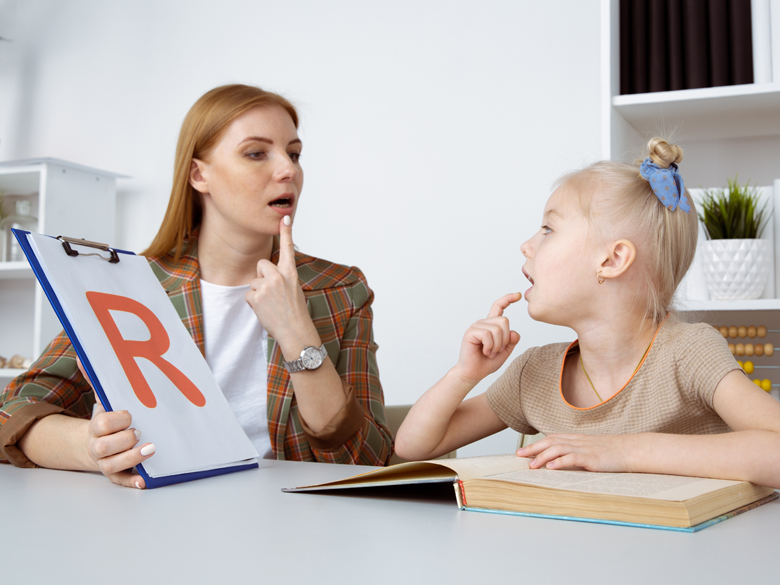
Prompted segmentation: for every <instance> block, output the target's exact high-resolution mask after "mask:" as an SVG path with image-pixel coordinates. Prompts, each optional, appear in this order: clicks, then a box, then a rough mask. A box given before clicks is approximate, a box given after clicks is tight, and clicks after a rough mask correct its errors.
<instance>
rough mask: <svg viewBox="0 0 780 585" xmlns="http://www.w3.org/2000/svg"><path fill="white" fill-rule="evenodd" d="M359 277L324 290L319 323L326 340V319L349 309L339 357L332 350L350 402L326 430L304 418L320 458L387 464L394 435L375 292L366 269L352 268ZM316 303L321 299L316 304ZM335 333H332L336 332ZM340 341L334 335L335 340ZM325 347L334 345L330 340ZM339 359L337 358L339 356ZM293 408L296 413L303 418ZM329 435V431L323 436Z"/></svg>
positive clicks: (336, 461) (316, 453)
mask: <svg viewBox="0 0 780 585" xmlns="http://www.w3.org/2000/svg"><path fill="white" fill-rule="evenodd" d="M350 270H351V273H352V275H353V276H355V277H356V278H355V279H354V282H352V283H351V284H350V285H348V286H346V287H344V288H342V287H338V289H336V290H331V291H329V292H327V293H324V294H323V297H321V298H323V299H326V300H327V305H328V310H327V311H323V312H324V313H325V312H327V313H328V314H329V315H328V316H327V317H324V315H323V317H324V318H322V319H320V318H318V316H317V315H316V314H315V315H313V317H314V322H315V325H316V326H317V328H318V330H320V332H321V334H323V337H324V338H325V339H328V337H330V336H329V335H328V334H326V333H325V330H326V329H330V330H331V332H332V331H333V329H332V328H331V327H327V326H325V322H331V323H332V321H333V319H334V318H335V317H336V315H343V314H344V313H346V312H347V311H349V317H348V319H347V321H346V323H345V325H344V327H343V329H342V333H341V339H340V342H339V343H338V353H337V357H336V356H335V355H334V353H333V352H331V351H329V355H330V357H331V360H332V361H333V362H334V365H335V367H336V371H337V372H338V374H339V376H340V377H341V380H342V384H343V385H344V388H345V390H346V393H347V402H346V404H345V405H344V407H343V408H342V409H341V412H339V413H338V414H337V415H336V416H335V417H334V419H333V422H332V423H331V424H329V425H328V426H327V427H326V430H325V431H324V433H312V432H311V431H310V430H309V429H308V428H307V426H306V424H305V422H304V421H302V420H301V421H300V423H301V426H302V428H303V430H304V432H305V435H306V438H307V440H308V443H309V447H310V448H311V453H312V455H313V457H314V460H315V461H319V462H322V463H346V464H356V465H377V466H382V465H386V464H387V461H388V460H389V459H390V456H391V455H392V445H393V438H392V434H391V433H390V429H389V428H388V427H387V422H386V420H385V406H384V395H383V392H382V385H381V383H380V381H379V368H378V366H377V360H376V351H377V348H378V345H377V344H376V342H375V341H374V334H373V326H372V325H373V312H372V309H371V303H372V302H373V300H374V293H373V291H371V289H370V288H369V287H368V283H367V282H366V279H365V277H364V276H363V273H362V272H360V270H359V269H357V268H354V267H353V268H352V269H350ZM315 304H317V303H315ZM331 334H332V333H331ZM334 341H335V340H334ZM326 347H328V349H330V347H333V346H332V344H331V343H328V342H327V341H326ZM334 358H335V359H334ZM298 416H299V415H298V413H297V409H294V417H296V418H297V417H298ZM323 435H325V436H323Z"/></svg>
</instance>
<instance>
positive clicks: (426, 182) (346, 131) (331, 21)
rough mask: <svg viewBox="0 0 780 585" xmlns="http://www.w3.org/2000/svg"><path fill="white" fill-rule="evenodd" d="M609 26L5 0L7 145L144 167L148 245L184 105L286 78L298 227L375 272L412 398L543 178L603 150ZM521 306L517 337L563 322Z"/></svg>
mask: <svg viewBox="0 0 780 585" xmlns="http://www.w3.org/2000/svg"><path fill="white" fill-rule="evenodd" d="M599 35H600V30H599V2H598V0H587V1H583V0H556V1H555V2H539V1H536V0H526V1H519V0H504V1H497V0H483V1H482V2H474V1H465V0H457V1H455V0H441V1H423V2H418V1H410V0H400V1H399V0H395V1H393V2H389V1H388V2H361V1H343V0H335V1H331V2H318V1H316V0H300V1H297V2H267V1H248V0H247V1H237V0H222V1H220V2H208V1H206V0H189V1H186V0H166V1H160V0H135V1H133V2H127V1H125V0H69V1H68V2H62V1H58V0H0V36H2V37H7V38H10V39H12V41H13V42H11V43H0V160H13V159H20V158H27V157H38V156H48V157H58V158H63V159H66V160H71V161H73V162H77V163H81V164H85V165H89V166H94V167H98V168H103V169H107V170H110V171H115V172H119V173H125V174H128V175H131V176H132V177H133V178H132V179H129V180H124V181H120V186H119V201H118V213H119V217H118V218H117V222H118V223H117V228H118V233H119V237H118V241H117V242H115V244H116V245H118V246H120V247H125V248H129V249H134V250H137V251H140V250H141V249H143V248H144V247H145V246H146V245H147V244H148V243H149V242H150V241H151V238H152V236H153V235H154V233H155V232H156V230H157V228H158V226H159V223H160V220H161V218H162V214H163V212H164V210H165V205H166V202H167V197H168V192H169V189H170V181H171V177H170V174H171V167H172V160H173V151H174V146H175V141H176V135H177V132H178V127H179V125H180V123H181V120H182V118H183V116H184V114H185V113H186V111H187V109H188V108H189V106H190V105H191V104H192V103H193V102H194V101H195V100H196V99H197V98H198V97H199V96H200V95H201V94H202V93H203V92H205V91H206V90H208V89H210V88H212V87H214V86H216V85H220V84H224V83H230V82H243V83H251V84H257V85H260V86H262V87H264V88H267V89H271V90H275V91H278V92H281V93H283V94H284V95H286V96H287V97H289V98H291V99H292V101H293V102H294V103H295V104H296V105H297V106H298V107H299V108H300V112H301V114H302V129H301V136H302V139H303V141H304V144H305V148H304V158H303V165H304V168H305V170H306V186H305V189H304V198H303V200H302V204H301V208H300V211H299V214H298V217H297V221H296V225H295V231H294V237H295V240H296V243H297V244H298V246H299V247H300V248H301V249H302V250H303V251H305V252H308V253H312V254H315V255H318V256H321V257H324V258H328V259H330V260H335V261H339V262H342V263H349V264H354V265H358V266H360V267H361V268H362V269H363V271H364V272H365V273H366V275H367V277H368V280H369V283H370V284H371V285H372V287H373V289H374V290H375V292H376V294H377V299H376V303H375V315H376V321H375V333H376V338H377V340H378V342H379V344H380V346H381V349H380V352H379V365H380V370H381V375H382V380H383V383H384V387H385V393H386V400H387V402H388V404H400V403H410V402H413V401H414V400H415V399H416V398H417V397H418V396H419V395H420V394H421V393H422V392H423V391H424V390H425V389H427V388H428V387H429V386H430V385H431V384H432V383H433V382H434V381H435V380H436V379H438V378H439V377H440V376H441V375H443V374H444V373H445V372H446V371H447V369H448V368H450V367H451V366H452V365H453V364H454V363H455V361H456V359H457V354H458V348H459V345H460V339H461V335H462V333H463V331H464V330H465V328H466V327H467V326H468V325H469V324H470V323H471V322H473V321H474V320H476V319H478V318H481V317H483V316H484V315H485V314H486V312H487V310H488V308H489V306H490V304H491V303H492V301H493V300H495V299H496V298H498V297H499V296H501V295H503V294H505V293H507V292H511V291H515V290H525V289H526V288H527V286H526V282H525V281H524V279H523V277H522V274H521V272H520V267H521V266H522V263H523V257H522V255H521V253H520V244H521V243H522V242H523V241H524V240H525V239H527V238H528V237H530V235H531V234H532V233H533V232H534V231H535V230H536V229H538V226H539V222H540V220H541V211H542V208H543V206H544V202H545V200H546V197H547V195H548V193H549V188H550V185H551V183H552V181H553V180H554V179H555V178H556V177H557V176H558V175H559V174H561V173H562V172H564V171H566V170H569V169H571V168H574V167H579V166H582V165H584V164H586V163H588V162H591V161H593V160H595V159H597V158H598V156H599V152H600V139H601V136H600V108H599V90H600V77H599V75H600V70H599V46H600V45H599ZM73 235H79V234H73ZM522 304H523V303H520V305H522ZM509 316H510V318H511V319H512V320H513V324H514V327H515V328H517V329H518V331H519V332H520V333H521V335H522V337H523V340H522V342H521V346H520V347H519V348H518V349H517V350H516V352H517V354H519V353H520V352H521V351H522V350H524V349H525V348H527V347H529V346H531V345H539V344H543V343H549V342H552V341H559V340H562V339H570V338H572V337H571V332H569V331H567V330H561V329H559V328H555V327H551V326H547V325H543V324H539V323H535V322H533V321H531V320H530V319H529V318H528V316H527V313H526V311H525V308H524V306H517V307H515V308H512V309H511V311H510V313H509ZM485 388H486V384H485V383H483V385H481V386H480V388H479V389H478V390H477V391H482V390H484V389H485ZM513 442H514V437H513V436H511V433H508V434H505V435H504V436H503V437H499V439H495V440H494V441H493V442H490V441H488V442H486V443H483V444H482V445H481V446H478V447H472V448H471V449H470V450H469V449H467V450H465V451H464V452H465V453H477V452H480V453H482V452H490V451H508V450H510V449H511V448H512V446H513Z"/></svg>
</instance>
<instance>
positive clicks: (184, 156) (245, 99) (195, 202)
mask: <svg viewBox="0 0 780 585" xmlns="http://www.w3.org/2000/svg"><path fill="white" fill-rule="evenodd" d="M259 106H279V107H281V108H283V109H284V110H285V111H286V112H287V113H288V114H290V117H291V118H292V121H293V123H294V124H295V127H296V128H298V112H296V110H295V107H294V106H293V105H292V104H291V103H290V102H289V101H288V100H287V99H285V98H284V97H282V96H280V95H279V94H276V93H273V92H270V91H265V90H263V89H260V88H259V87H254V86H251V85H241V84H232V85H223V86H220V87H216V88H214V89H212V90H211V91H209V92H207V93H205V94H204V95H203V96H202V97H201V98H200V99H199V100H198V101H197V102H195V104H194V105H193V106H192V107H191V108H190V111H189V112H187V115H186V116H185V118H184V122H182V125H181V131H180V132H179V141H178V143H177V144H176V158H175V160H174V165H173V186H172V188H171V198H170V200H169V201H168V209H167V210H166V211H165V217H164V218H163V221H162V225H161V226H160V229H159V231H158V232H157V235H156V236H155V237H154V240H152V243H151V244H150V245H149V247H148V248H147V249H146V250H145V251H144V252H143V253H142V255H143V256H147V257H150V256H154V257H160V256H164V255H166V254H168V253H171V252H173V254H174V256H175V261H176V262H178V261H179V260H180V259H181V256H182V254H183V253H184V247H185V242H186V241H187V240H188V239H189V238H190V237H191V236H192V234H193V232H194V231H195V230H196V229H197V228H198V226H200V222H201V218H202V214H203V208H202V203H201V200H200V194H199V193H198V192H197V191H195V189H193V188H192V185H190V167H191V166H192V159H194V158H197V159H204V158H205V157H207V156H208V154H209V152H210V151H211V149H212V148H214V146H215V145H216V144H217V142H219V140H220V138H222V135H223V134H224V133H225V130H226V129H227V127H228V126H229V125H230V123H231V122H232V121H233V120H235V119H236V118H238V117H239V116H241V115H242V114H243V113H244V112H247V111H249V110H251V109H252V108H256V107H259Z"/></svg>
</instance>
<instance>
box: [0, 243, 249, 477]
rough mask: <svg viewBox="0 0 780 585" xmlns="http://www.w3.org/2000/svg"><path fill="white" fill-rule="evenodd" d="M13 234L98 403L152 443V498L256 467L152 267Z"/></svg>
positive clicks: (127, 255)
mask: <svg viewBox="0 0 780 585" xmlns="http://www.w3.org/2000/svg"><path fill="white" fill-rule="evenodd" d="M14 234H15V235H16V237H17V239H18V240H19V244H20V245H21V247H22V249H23V250H24V253H25V254H26V256H27V259H28V260H29V261H30V264H31V266H32V268H33V272H34V273H35V276H36V277H37V278H38V281H39V282H40V283H41V286H42V288H43V290H44V292H45V293H46V296H47V297H48V299H49V301H50V302H51V304H52V307H53V308H54V311H55V312H56V313H57V316H58V317H59V319H60V321H61V322H62V325H63V327H64V328H65V331H66V333H67V334H68V337H69V338H70V340H71V342H72V343H73V347H74V348H75V349H76V353H77V354H78V356H79V358H80V359H81V362H82V364H83V366H84V369H85V370H86V372H87V375H88V376H89V380H90V383H91V384H92V387H93V388H94V389H95V393H96V394H97V395H98V397H99V398H100V402H101V403H102V404H103V406H104V407H105V409H106V410H107V411H112V410H127V411H128V412H130V414H131V415H132V417H133V426H134V427H135V428H136V429H138V430H139V431H140V432H141V435H142V440H143V441H144V442H151V443H154V445H155V447H156V449H157V450H156V452H155V454H154V456H153V457H150V458H149V459H147V460H146V461H144V463H143V464H141V465H139V466H138V472H139V473H140V474H141V475H142V476H143V478H144V480H145V481H146V486H147V487H148V488H154V487H160V486H163V485H168V484H171V483H179V482H182V481H189V480H192V479H199V478H201V477H206V476H209V475H221V474H223V473H229V472H231V471H240V470H243V469H249V468H253V467H257V460H256V457H257V451H256V450H255V448H254V447H253V446H252V443H251V441H250V440H249V438H248V437H247V436H246V433H245V432H244V430H243V429H242V428H241V425H240V424H239V423H238V421H237V420H236V417H235V415H234V414H233V411H232V410H231V409H230V405H229V404H228V403H227V400H226V399H225V396H224V395H223V394H222V391H221V390H220V388H219V386H218V384H217V381H216V379H215V378H214V375H213V374H212V373H211V370H210V369H209V366H208V364H207V363H206V359H205V358H204V357H203V355H202V354H201V353H200V350H199V349H198V347H197V345H196V344H195V342H194V341H193V339H192V337H190V335H189V333H187V329H186V328H185V327H184V324H183V323H182V321H181V318H180V317H179V315H178V313H177V312H176V309H175V308H174V307H173V305H172V304H171V302H170V300H169V299H168V297H167V295H166V294H165V290H164V289H163V288H162V286H160V282H159V281H158V280H157V278H156V277H155V275H154V273H153V272H152V269H151V268H150V267H149V263H148V262H147V260H146V258H144V257H142V256H136V255H135V254H133V253H131V252H123V251H121V250H113V249H110V248H108V247H107V246H103V245H101V244H94V243H93V242H84V241H83V240H79V241H73V240H70V241H69V239H68V238H65V239H64V240H61V239H55V238H51V237H49V236H43V235H39V234H34V233H30V232H25V231H20V230H14ZM95 248H97V250H100V251H96V249H95Z"/></svg>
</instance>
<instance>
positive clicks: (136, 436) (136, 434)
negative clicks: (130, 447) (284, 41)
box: [133, 429, 141, 441]
mask: <svg viewBox="0 0 780 585" xmlns="http://www.w3.org/2000/svg"><path fill="white" fill-rule="evenodd" d="M133 432H134V433H135V440H136V441H140V440H141V431H139V430H138V429H133Z"/></svg>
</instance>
